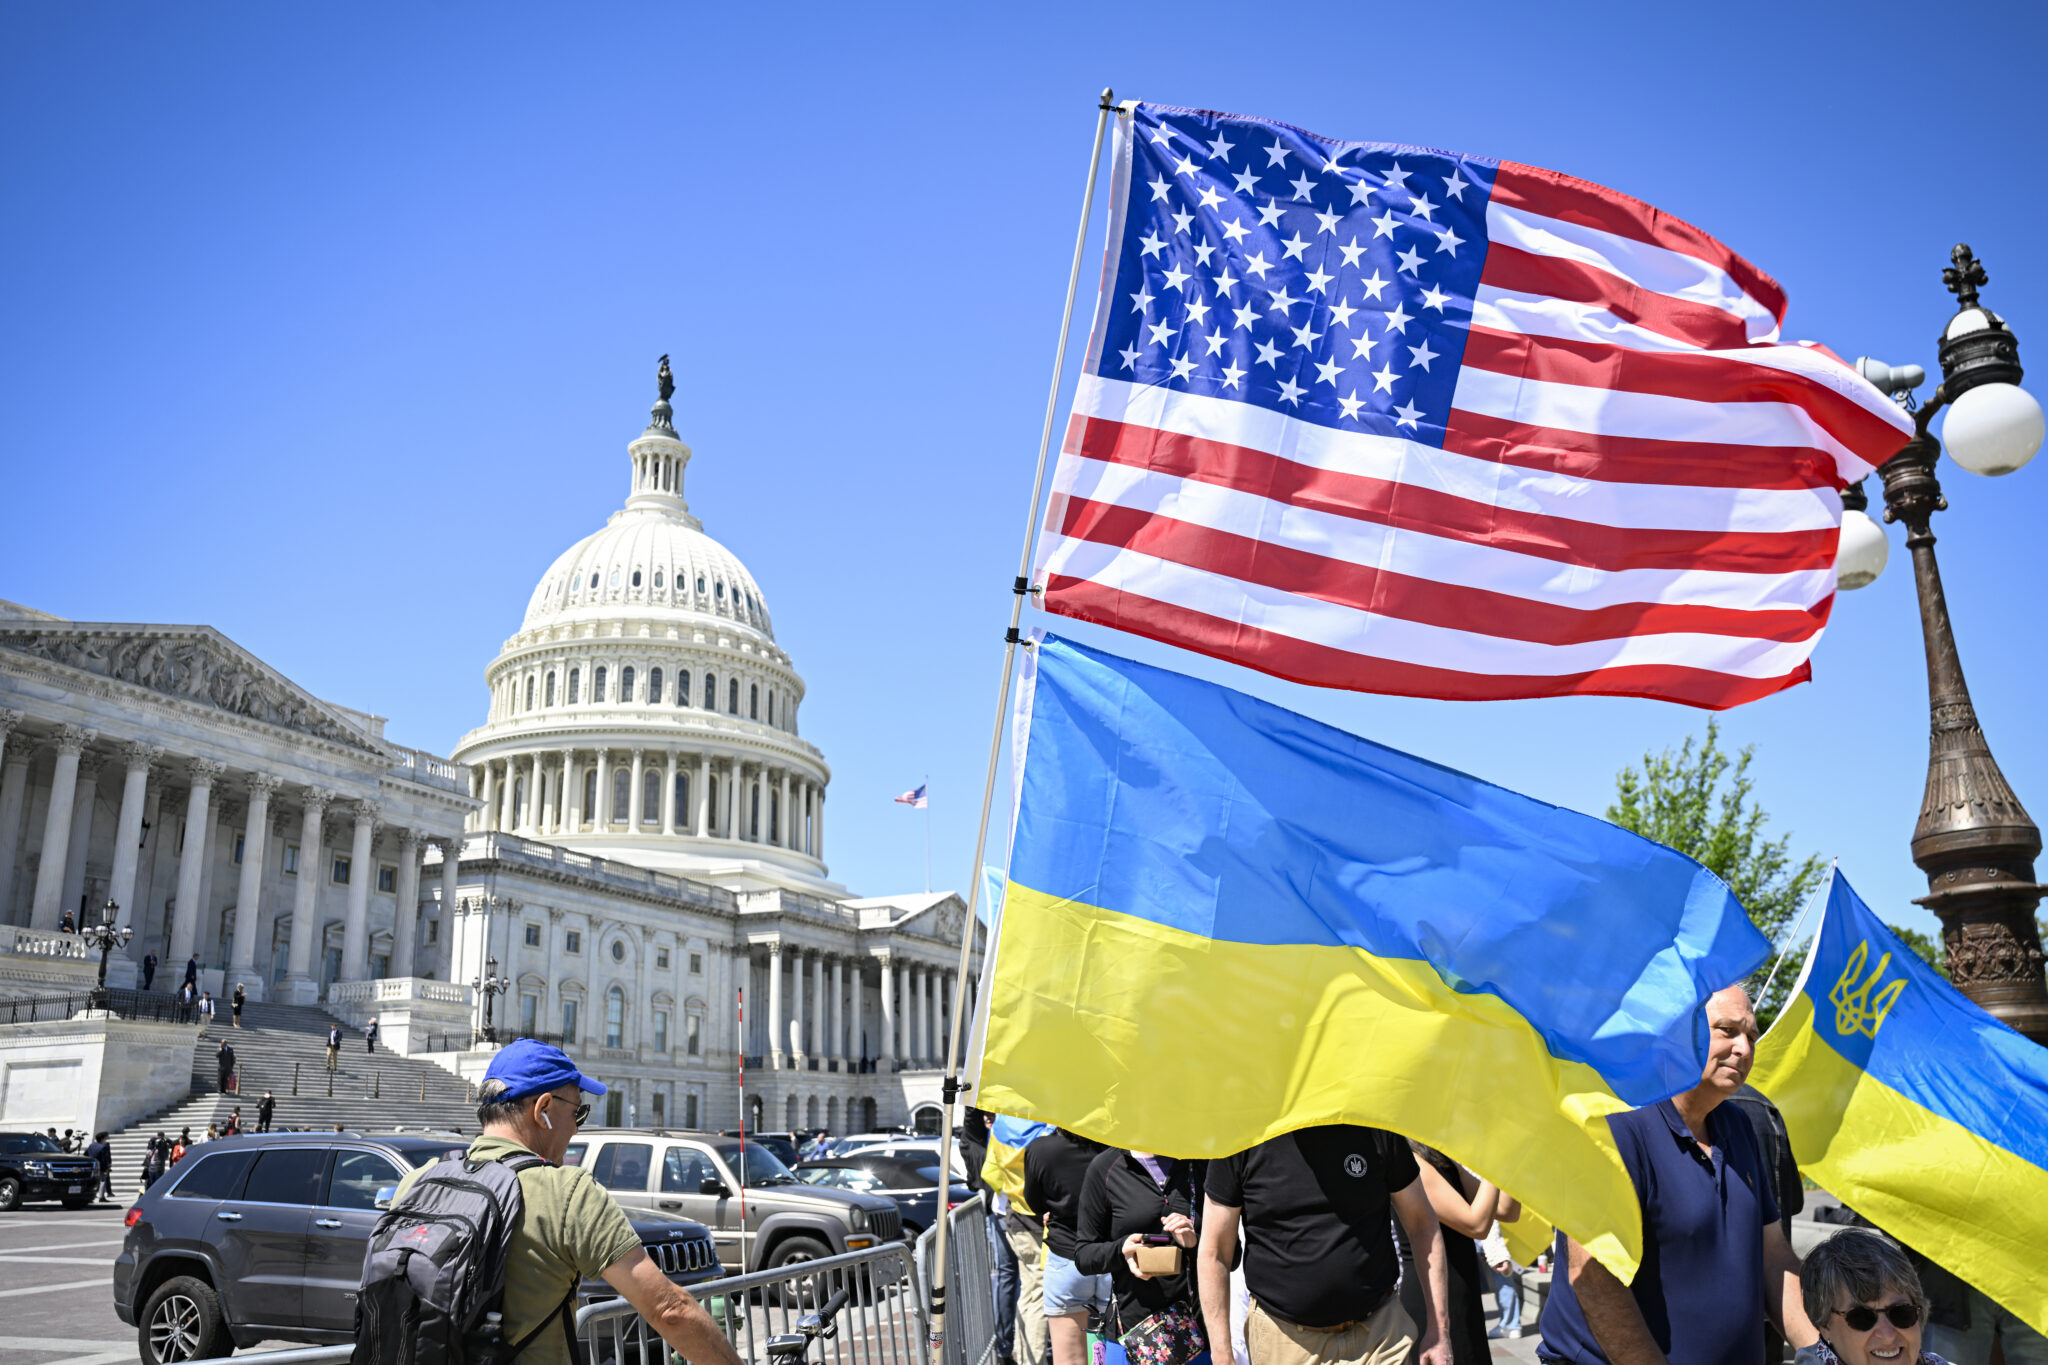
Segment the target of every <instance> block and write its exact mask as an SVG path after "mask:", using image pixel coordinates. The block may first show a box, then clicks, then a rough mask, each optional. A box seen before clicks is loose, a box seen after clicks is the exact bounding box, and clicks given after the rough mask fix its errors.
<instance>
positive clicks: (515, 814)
mask: <svg viewBox="0 0 2048 1365" xmlns="http://www.w3.org/2000/svg"><path fill="white" fill-rule="evenodd" d="M525 804H526V779H525V778H523V777H522V778H518V779H516V780H514V781H513V783H512V828H514V829H518V828H519V808H520V807H521V806H524V805H525Z"/></svg>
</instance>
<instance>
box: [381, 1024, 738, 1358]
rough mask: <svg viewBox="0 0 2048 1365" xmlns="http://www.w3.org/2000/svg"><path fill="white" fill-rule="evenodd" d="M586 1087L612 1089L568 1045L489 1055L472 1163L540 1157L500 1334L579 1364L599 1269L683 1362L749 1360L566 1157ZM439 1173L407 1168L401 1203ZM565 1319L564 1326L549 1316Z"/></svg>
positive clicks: (523, 1046) (531, 1353) (509, 1262)
mask: <svg viewBox="0 0 2048 1365" xmlns="http://www.w3.org/2000/svg"><path fill="white" fill-rule="evenodd" d="M585 1091H588V1092H589V1093H591V1094H592V1095H602V1094H604V1092H605V1088H604V1085H603V1084H602V1083H601V1082H598V1081H593V1080H590V1079H588V1078H586V1077H584V1076H581V1075H579V1074H578V1073H577V1071H576V1064H575V1063H574V1062H572V1061H570V1060H569V1057H568V1055H567V1054H566V1053H564V1052H563V1051H562V1050H561V1049H560V1048H558V1047H554V1046H552V1045H550V1044H547V1043H543V1042H539V1041H537V1040H535V1039H532V1038H521V1039H518V1040H517V1041H515V1042H513V1043H511V1044H510V1045H508V1046H507V1047H506V1048H505V1049H504V1050H503V1051H501V1052H499V1054H498V1055H497V1056H496V1057H494V1058H493V1059H492V1060H491V1066H490V1069H489V1070H488V1071H486V1072H485V1073H484V1081H483V1085H482V1087H481V1089H480V1090H479V1092H478V1093H479V1096H480V1102H479V1103H478V1105H477V1117H478V1118H479V1119H480V1120H482V1122H483V1135H482V1136H481V1137H479V1138H477V1140H476V1141H475V1142H472V1143H471V1144H470V1145H469V1153H468V1158H469V1160H470V1161H473V1162H483V1161H504V1160H508V1159H511V1160H518V1159H521V1158H530V1157H535V1156H537V1157H539V1158H540V1162H539V1163H537V1164H532V1165H528V1166H526V1167H524V1168H523V1169H521V1170H520V1171H519V1196H520V1203H521V1204H522V1206H523V1207H522V1211H521V1215H520V1218H519V1221H518V1223H517V1224H516V1225H515V1226H514V1227H513V1229H512V1236H511V1240H510V1242H509V1244H508V1245H507V1247H506V1251H505V1300H504V1303H505V1307H504V1314H505V1316H504V1321H503V1334H504V1337H505V1340H506V1341H508V1342H516V1341H520V1340H522V1339H525V1340H526V1341H527V1345H526V1346H525V1348H524V1349H523V1350H521V1351H520V1353H519V1355H518V1356H517V1357H516V1360H517V1362H518V1365H570V1362H571V1360H572V1359H574V1358H575V1355H576V1351H575V1347H574V1345H573V1342H574V1333H575V1326H574V1323H575V1303H576V1290H577V1286H578V1285H580V1284H581V1283H582V1282H583V1281H584V1280H585V1279H592V1278H596V1277H599V1276H602V1277H603V1278H604V1280H605V1281H606V1282H607V1283H609V1284H610V1285H611V1287H612V1288H613V1289H615V1290H617V1291H618V1292H619V1293H620V1294H622V1295H624V1296H625V1299H626V1301H627V1302H628V1303H630V1304H632V1305H633V1307H634V1308H635V1309H637V1310H638V1311H639V1313H640V1316H641V1317H642V1318H643V1319H645V1320H646V1322H647V1324H648V1325H649V1326H651V1327H652V1328H653V1329H654V1330H655V1331H656V1332H658V1333H659V1334H660V1335H661V1337H662V1339H663V1340H664V1341H666V1342H667V1343H668V1344H669V1346H670V1347H672V1348H674V1350H675V1352H676V1353H677V1355H679V1356H680V1357H682V1358H683V1359H685V1360H688V1361H691V1362H693V1365H741V1362H740V1358H739V1356H738V1355H737V1354H736V1353H735V1352H734V1350H733V1348H732V1344H731V1343H730V1342H729V1341H727V1340H726V1337H725V1333H723V1332H722V1331H720V1330H719V1328H718V1324H717V1322H716V1321H714V1320H713V1319H712V1317H711V1315H710V1314H709V1313H707V1312H705V1311H704V1309H703V1307H702V1306H700V1305H699V1304H698V1302H697V1300H696V1299H695V1298H693V1297H691V1295H690V1293H689V1292H688V1291H687V1290H684V1289H682V1288H679V1287H678V1286H677V1285H675V1284H674V1283H672V1282H671V1281H670V1280H669V1279H668V1278H667V1277H666V1276H665V1275H663V1274H662V1273H661V1269H660V1267H658V1266H656V1265H655V1263H654V1262H653V1261H652V1260H650V1259H648V1256H647V1252H646V1250H645V1249H644V1248H643V1247H642V1246H641V1245H640V1235H639V1234H638V1233H636V1232H634V1231H633V1225H632V1224H631V1223H629V1222H627V1221H626V1215H625V1212H624V1210H622V1209H621V1208H620V1207H619V1206H618V1204H617V1203H616V1202H614V1201H613V1199H612V1197H611V1195H610V1193H609V1192H607V1191H606V1190H605V1188H604V1187H603V1186H601V1185H599V1184H597V1182H595V1181H594V1180H592V1179H591V1178H590V1171H589V1169H588V1168H586V1167H582V1166H564V1165H563V1164H562V1158H563V1156H564V1155H565V1154H566V1153H567V1151H568V1148H569V1143H570V1140H571V1139H573V1138H574V1137H575V1136H576V1129H577V1125H578V1124H579V1123H580V1122H582V1121H583V1120H584V1119H587V1118H588V1117H589V1116H590V1106H589V1105H588V1104H587V1103H586V1102H585V1101H584V1099H583V1092H585ZM432 1169H433V1168H432V1167H427V1168H426V1169H424V1170H417V1171H413V1172H412V1173H411V1174H409V1175H407V1176H406V1178H405V1179H404V1180H403V1181H401V1182H400V1183H399V1186H398V1193H397V1195H396V1197H395V1198H394V1199H393V1200H392V1204H393V1205H394V1206H399V1205H402V1204H403V1203H404V1201H405V1197H406V1194H407V1192H408V1191H409V1190H410V1189H411V1187H412V1185H413V1184H414V1182H416V1181H417V1180H418V1179H419V1178H420V1177H422V1176H424V1175H425V1174H426V1173H427V1171H428V1170H432ZM558 1317H559V1318H560V1319H561V1327H560V1330H555V1329H554V1328H552V1327H550V1326H549V1324H550V1320H551V1319H555V1318H558Z"/></svg>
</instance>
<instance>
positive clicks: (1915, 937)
mask: <svg viewBox="0 0 2048 1365" xmlns="http://www.w3.org/2000/svg"><path fill="white" fill-rule="evenodd" d="M1885 928H1887V929H1889V930H1891V931H1892V932H1893V933H1895V934H1897V935H1898V936H1899V939H1900V941H1901V942H1903V943H1904V944H1905V945H1906V946H1907V947H1908V948H1911V949H1912V950H1913V951H1914V952H1916V953H1918V954H1920V956H1921V958H1922V960H1924V961H1925V962H1926V963H1927V965H1928V966H1930V967H1932V968H1934V970H1936V971H1937V972H1940V973H1941V974H1942V975H1943V976H1947V975H1948V945H1947V944H1945V943H1943V942H1942V941H1941V939H1940V938H1938V937H1937V936H1935V935H1933V934H1923V933H1921V932H1920V931H1919V930H1918V929H1908V928H1907V927H1906V926H1905V925H1903V924H1887V925H1886V926H1885Z"/></svg>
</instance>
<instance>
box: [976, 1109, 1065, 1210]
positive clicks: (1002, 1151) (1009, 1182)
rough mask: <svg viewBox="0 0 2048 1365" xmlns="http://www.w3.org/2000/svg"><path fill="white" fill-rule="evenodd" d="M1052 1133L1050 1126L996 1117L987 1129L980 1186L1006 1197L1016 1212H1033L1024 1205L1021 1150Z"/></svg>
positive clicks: (1028, 1206) (1002, 1115)
mask: <svg viewBox="0 0 2048 1365" xmlns="http://www.w3.org/2000/svg"><path fill="white" fill-rule="evenodd" d="M1051 1131H1052V1125H1051V1124H1049V1123H1035V1122H1033V1121H1032V1120H1030V1119H1013V1118H1011V1117H1010V1116H1009V1115H1007V1114H998V1115H996V1116H995V1120H994V1122H992V1123H990V1124H989V1126H988V1155H987V1156H986V1157H984V1158H983V1159H982V1163H981V1179H982V1183H983V1184H985V1185H987V1186H988V1187H989V1188H990V1189H992V1190H994V1191H995V1192H996V1193H997V1194H1004V1195H1008V1196H1009V1197H1010V1205H1011V1207H1012V1208H1014V1209H1016V1210H1017V1211H1018V1212H1019V1213H1025V1214H1028V1213H1031V1212H1032V1211H1033V1210H1032V1208H1031V1206H1030V1205H1029V1204H1027V1203H1025V1202H1024V1149H1025V1148H1026V1147H1029V1146H1030V1145H1031V1142H1032V1139H1034V1138H1041V1137H1044V1136H1045V1135H1046V1134H1047V1133H1050V1132H1051Z"/></svg>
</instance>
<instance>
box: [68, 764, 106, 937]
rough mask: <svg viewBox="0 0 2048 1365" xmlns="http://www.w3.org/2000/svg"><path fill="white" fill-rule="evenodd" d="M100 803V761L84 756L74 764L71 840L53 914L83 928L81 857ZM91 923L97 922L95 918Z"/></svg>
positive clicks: (83, 854)
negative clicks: (65, 916) (75, 786)
mask: <svg viewBox="0 0 2048 1365" xmlns="http://www.w3.org/2000/svg"><path fill="white" fill-rule="evenodd" d="M99 803H100V759H99V755H97V754H84V755H81V756H80V758H79V760H78V789H77V795H76V797H74V798H73V800H72V803H71V838H70V841H69V842H68V843H67V844H66V846H65V847H66V851H65V855H64V889H63V890H62V891H61V892H59V893H58V895H57V913H58V914H59V915H60V916H61V915H62V914H63V913H64V912H65V911H66V910H69V911H70V912H71V919H72V923H73V924H76V925H79V926H80V927H83V926H84V924H85V914H84V911H85V907H84V906H83V905H82V904H81V903H80V902H81V901H83V899H84V898H85V855H86V853H87V852H88V851H89V850H90V849H91V847H92V819H93V816H94V814H95V813H96V812H97V809H98V807H99ZM94 908H95V909H97V908H98V907H94ZM93 922H94V923H95V924H96V923H98V922H99V919H98V916H97V915H95V916H94V918H93Z"/></svg>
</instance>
